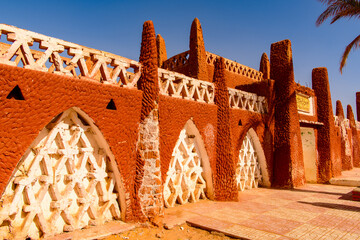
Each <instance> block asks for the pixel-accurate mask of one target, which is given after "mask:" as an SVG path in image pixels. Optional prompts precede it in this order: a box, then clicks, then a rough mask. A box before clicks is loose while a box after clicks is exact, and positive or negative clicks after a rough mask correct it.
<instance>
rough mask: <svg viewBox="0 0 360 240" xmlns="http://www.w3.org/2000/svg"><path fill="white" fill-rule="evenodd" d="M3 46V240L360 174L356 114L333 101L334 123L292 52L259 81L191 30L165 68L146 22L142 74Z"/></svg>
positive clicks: (57, 50) (24, 44) (263, 63)
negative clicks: (357, 170) (300, 75)
mask: <svg viewBox="0 0 360 240" xmlns="http://www.w3.org/2000/svg"><path fill="white" fill-rule="evenodd" d="M0 34H1V37H2V38H1V39H2V42H1V45H0V51H1V52H0V83H1V85H0V102H1V104H0V109H1V114H0V172H1V174H0V193H1V195H0V196H1V198H0V236H2V237H3V238H16V239H24V238H31V239H37V238H41V237H48V236H53V235H56V234H60V233H62V232H71V231H74V230H76V229H82V228H84V227H88V226H94V225H102V224H104V223H105V222H108V221H125V222H134V221H147V220H152V219H153V218H155V217H158V216H162V215H163V214H164V208H165V207H174V206H175V205H177V204H185V203H187V202H196V201H199V200H201V199H205V198H207V199H212V200H221V201H234V200H237V198H238V196H239V191H240V194H241V191H244V190H247V189H251V188H255V187H258V186H259V185H261V186H263V187H279V188H294V187H297V186H301V185H303V184H305V183H306V182H312V183H327V182H328V181H329V180H330V179H331V178H332V177H334V176H338V175H340V174H341V171H343V170H349V169H352V168H353V167H360V159H359V158H360V154H359V151H360V145H359V134H360V132H359V131H360V124H359V122H358V121H356V120H355V118H354V114H353V110H352V108H351V106H347V109H346V110H347V114H346V117H345V114H344V110H343V107H342V104H341V102H340V101H337V102H336V113H335V115H334V113H333V110H332V99H331V94H330V86H329V80H328V74H327V70H326V68H315V69H313V70H312V88H308V87H304V86H301V85H299V84H296V82H295V79H294V69H293V63H292V50H291V42H290V41H289V40H284V41H280V42H276V43H273V44H272V45H271V48H270V59H269V58H268V56H267V55H266V54H263V56H261V60H260V69H259V71H258V70H255V69H252V68H249V67H247V66H244V65H241V64H239V63H237V62H234V61H231V60H229V59H225V58H223V57H220V56H217V55H215V54H213V53H211V52H208V51H207V50H208V49H205V44H204V39H203V35H202V28H201V25H200V22H199V20H198V19H195V20H194V21H193V23H192V26H191V32H190V44H189V46H190V47H189V48H190V49H189V51H186V52H183V53H180V54H178V55H176V56H173V57H170V58H168V57H167V54H166V46H165V41H164V39H163V38H162V37H161V36H160V35H157V36H156V34H155V29H154V26H153V24H152V22H151V21H148V22H145V23H144V27H143V34H142V43H141V51H140V52H141V53H140V58H139V61H135V60H130V59H127V58H124V57H121V56H117V55H114V54H111V53H107V52H103V51H100V50H96V49H91V48H87V47H84V46H80V45H77V44H74V43H71V42H67V41H63V40H60V39H56V38H52V37H48V36H44V35H42V34H38V33H34V32H30V31H27V30H23V29H19V28H16V27H13V26H9V25H5V24H1V25H0ZM4 39H5V40H4ZM210 51H211V50H210ZM356 111H357V113H358V114H357V116H358V117H359V116H360V114H359V111H360V94H357V106H356Z"/></svg>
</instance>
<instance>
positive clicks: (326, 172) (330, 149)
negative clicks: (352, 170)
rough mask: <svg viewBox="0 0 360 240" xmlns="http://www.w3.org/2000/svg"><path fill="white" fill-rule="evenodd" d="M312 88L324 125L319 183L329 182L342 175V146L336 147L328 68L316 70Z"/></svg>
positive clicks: (321, 134) (319, 131)
mask: <svg viewBox="0 0 360 240" xmlns="http://www.w3.org/2000/svg"><path fill="white" fill-rule="evenodd" d="M312 88H313V89H314V91H315V94H316V96H317V113H318V121H319V122H322V123H323V124H324V126H323V127H321V128H320V129H319V130H318V148H317V149H318V156H319V159H318V181H319V182H328V181H329V180H330V178H332V177H333V176H339V175H340V174H341V158H338V157H336V156H341V153H340V152H341V148H340V146H337V145H335V138H336V131H335V120H334V115H333V111H332V103H331V93H330V86H329V79H328V73H327V69H326V68H314V69H313V71H312Z"/></svg>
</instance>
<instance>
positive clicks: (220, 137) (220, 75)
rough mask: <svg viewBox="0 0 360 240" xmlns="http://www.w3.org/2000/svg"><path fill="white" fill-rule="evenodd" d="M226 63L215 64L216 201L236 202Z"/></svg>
mask: <svg viewBox="0 0 360 240" xmlns="http://www.w3.org/2000/svg"><path fill="white" fill-rule="evenodd" d="M225 81H226V80H225V61H224V58H218V59H217V60H216V62H215V73H214V81H213V82H214V85H215V100H214V102H215V104H216V105H217V106H218V110H217V136H216V152H217V154H216V177H217V181H216V182H215V188H216V195H215V196H216V200H220V201H225V200H233V201H236V200H237V197H238V190H237V187H236V181H235V173H236V165H235V162H234V161H233V155H232V151H231V134H230V106H229V91H228V89H227V87H226V83H225Z"/></svg>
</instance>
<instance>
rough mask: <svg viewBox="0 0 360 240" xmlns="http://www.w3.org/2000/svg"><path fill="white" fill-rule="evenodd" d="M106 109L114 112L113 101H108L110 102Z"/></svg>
mask: <svg viewBox="0 0 360 240" xmlns="http://www.w3.org/2000/svg"><path fill="white" fill-rule="evenodd" d="M106 109H110V110H116V105H115V102H114V100H112V99H111V100H110V102H109V103H108V105H107V106H106Z"/></svg>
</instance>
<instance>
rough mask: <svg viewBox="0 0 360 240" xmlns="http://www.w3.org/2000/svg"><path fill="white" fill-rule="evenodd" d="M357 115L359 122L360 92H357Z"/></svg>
mask: <svg viewBox="0 0 360 240" xmlns="http://www.w3.org/2000/svg"><path fill="white" fill-rule="evenodd" d="M356 115H357V120H358V121H360V92H356Z"/></svg>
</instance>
